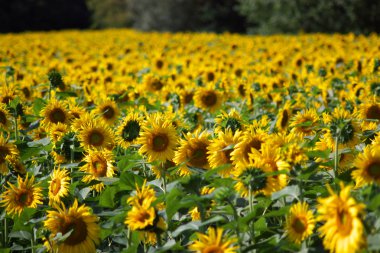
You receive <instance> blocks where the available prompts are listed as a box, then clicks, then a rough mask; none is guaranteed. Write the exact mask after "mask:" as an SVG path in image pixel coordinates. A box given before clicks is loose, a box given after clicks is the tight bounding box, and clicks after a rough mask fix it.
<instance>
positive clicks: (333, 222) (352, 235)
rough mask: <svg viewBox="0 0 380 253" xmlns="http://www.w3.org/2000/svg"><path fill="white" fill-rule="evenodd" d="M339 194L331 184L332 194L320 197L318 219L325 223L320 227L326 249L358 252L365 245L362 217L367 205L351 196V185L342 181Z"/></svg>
mask: <svg viewBox="0 0 380 253" xmlns="http://www.w3.org/2000/svg"><path fill="white" fill-rule="evenodd" d="M340 188H341V190H340V193H339V195H337V194H335V193H334V192H333V190H332V189H331V187H330V186H328V187H327V189H328V191H329V193H330V196H329V197H327V198H319V199H318V206H317V210H318V217H317V221H324V222H325V223H324V224H323V225H322V226H321V227H320V228H319V229H318V231H319V232H320V233H321V234H320V236H321V237H323V246H324V247H325V249H327V250H330V251H331V252H336V253H348V252H356V251H358V250H359V249H361V248H362V246H364V245H365V237H364V234H363V233H364V226H363V224H362V221H361V219H360V214H361V213H362V212H363V210H364V208H365V205H364V204H358V203H356V201H355V199H354V198H352V197H351V196H350V191H351V186H344V185H343V183H341V187H340Z"/></svg>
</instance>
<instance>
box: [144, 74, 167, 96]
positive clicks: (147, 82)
mask: <svg viewBox="0 0 380 253" xmlns="http://www.w3.org/2000/svg"><path fill="white" fill-rule="evenodd" d="M164 86H165V82H164V81H163V80H162V79H161V78H160V77H157V76H154V75H153V74H147V75H145V76H144V78H143V89H144V90H143V91H148V92H159V91H161V90H162V89H163V88H164Z"/></svg>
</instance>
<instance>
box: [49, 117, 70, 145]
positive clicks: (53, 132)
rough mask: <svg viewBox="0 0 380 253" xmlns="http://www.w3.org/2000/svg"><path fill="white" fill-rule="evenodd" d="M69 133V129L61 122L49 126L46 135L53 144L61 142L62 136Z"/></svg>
mask: <svg viewBox="0 0 380 253" xmlns="http://www.w3.org/2000/svg"><path fill="white" fill-rule="evenodd" d="M68 131H69V127H68V126H67V125H65V124H62V123H61V122H58V123H57V124H54V125H51V127H50V129H49V131H48V135H49V138H50V139H51V140H52V142H53V143H57V142H59V141H61V140H62V138H63V136H65V134H66V133H67V132H68Z"/></svg>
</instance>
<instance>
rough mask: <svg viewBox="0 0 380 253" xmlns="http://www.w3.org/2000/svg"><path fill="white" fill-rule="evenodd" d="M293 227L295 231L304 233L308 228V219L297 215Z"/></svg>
mask: <svg viewBox="0 0 380 253" xmlns="http://www.w3.org/2000/svg"><path fill="white" fill-rule="evenodd" d="M292 228H293V229H294V231H296V232H297V233H298V234H302V233H303V232H305V231H306V228H307V221H306V219H305V218H304V217H296V218H295V219H294V220H293V223H292Z"/></svg>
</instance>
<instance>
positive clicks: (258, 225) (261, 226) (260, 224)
mask: <svg viewBox="0 0 380 253" xmlns="http://www.w3.org/2000/svg"><path fill="white" fill-rule="evenodd" d="M265 230H267V222H266V220H265V218H264V217H260V218H259V219H258V220H257V221H256V222H255V231H265Z"/></svg>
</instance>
